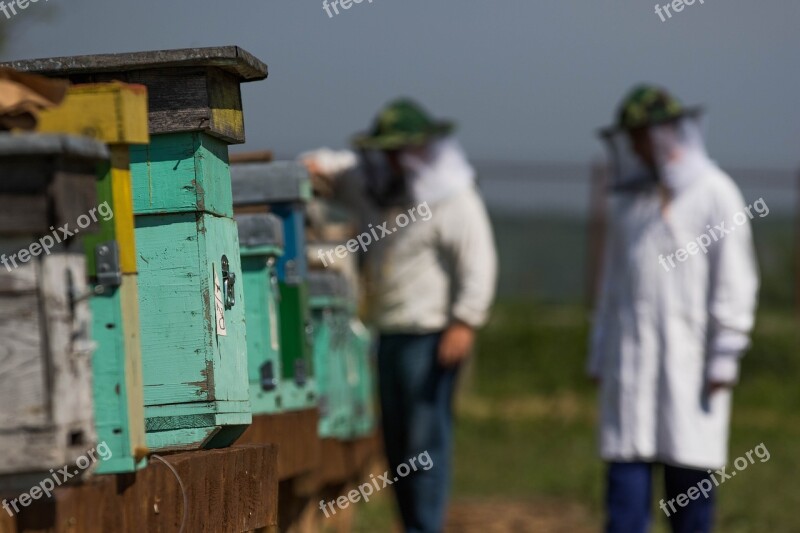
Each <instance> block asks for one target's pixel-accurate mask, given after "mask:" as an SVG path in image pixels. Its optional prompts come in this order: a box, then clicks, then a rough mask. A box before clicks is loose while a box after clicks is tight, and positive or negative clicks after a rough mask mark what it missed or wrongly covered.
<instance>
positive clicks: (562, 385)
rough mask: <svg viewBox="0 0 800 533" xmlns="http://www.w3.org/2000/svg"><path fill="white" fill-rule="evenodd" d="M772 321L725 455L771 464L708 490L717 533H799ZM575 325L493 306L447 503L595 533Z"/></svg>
mask: <svg viewBox="0 0 800 533" xmlns="http://www.w3.org/2000/svg"><path fill="white" fill-rule="evenodd" d="M776 309H777V310H774V309H773V310H764V311H762V312H761V313H760V314H759V318H758V322H757V327H756V331H755V333H754V336H753V348H752V350H751V351H750V353H749V354H748V355H747V357H746V358H745V360H744V364H743V368H742V376H743V377H742V383H741V384H740V386H739V387H738V388H737V390H736V393H735V402H734V403H735V407H734V417H733V427H732V435H731V446H730V450H731V454H730V456H731V460H733V459H735V458H736V457H738V456H740V455H743V454H744V453H745V452H747V451H749V450H751V449H753V448H754V447H755V446H756V445H758V444H759V443H761V442H763V443H764V444H765V445H766V447H767V448H768V449H769V451H770V453H771V458H770V460H769V461H767V462H765V463H761V462H756V464H754V465H751V466H750V467H749V468H748V469H747V470H746V471H745V472H742V473H741V474H739V476H738V477H736V478H734V479H732V480H730V481H728V482H726V483H725V484H724V485H722V486H721V488H720V489H719V490H718V493H717V494H718V498H719V506H718V522H717V523H718V531H724V532H726V533H729V532H730V533H749V532H753V533H755V532H759V533H760V532H763V531H771V532H778V533H783V532H786V533H790V532H796V531H800V515H798V513H796V512H795V511H796V510H797V509H799V508H800V484H799V483H798V481H797V480H798V479H800V453H799V452H800V449H799V448H798V445H800V413H798V412H797V407H798V406H800V386H798V377H800V358H798V357H797V356H798V349H797V347H798V345H799V344H798V328H797V317H796V316H794V315H793V314H792V313H791V312H790V311H788V310H786V309H785V308H784V307H782V306H779V307H777V308H776ZM586 316H587V313H586V311H585V310H584V308H582V307H579V306H563V305H562V306H537V305H533V304H526V303H513V302H503V303H500V304H499V305H498V306H497V308H496V310H495V312H494V315H493V318H492V321H491V323H490V324H489V325H488V326H487V328H486V329H485V330H484V331H483V332H482V334H481V337H480V340H479V350H478V352H479V357H478V358H477V361H476V362H475V365H476V366H475V368H474V369H473V373H472V375H473V379H472V382H471V384H470V386H469V387H468V389H469V390H468V392H467V393H466V395H465V396H464V397H462V398H460V401H459V410H458V417H457V425H456V445H455V472H454V480H453V481H454V483H453V491H454V498H456V499H459V498H476V497H477V498H481V497H485V498H493V499H496V498H507V499H513V500H519V501H531V500H540V499H542V498H549V499H555V500H562V501H565V502H571V503H578V504H580V505H581V506H583V507H584V508H585V509H586V510H587V512H588V513H589V516H590V517H591V520H592V522H593V523H594V524H595V525H597V527H598V528H599V524H600V523H601V522H602V491H603V471H604V466H603V464H602V463H601V461H600V460H599V459H598V457H597V453H596V439H595V391H594V386H593V385H592V384H591V383H589V382H588V381H587V379H586V378H585V376H584V364H585V356H586V343H587V335H588V327H587V320H586ZM660 497H661V496H659V498H660ZM359 512H360V513H361V516H359V525H360V530H361V531H385V530H387V527H388V524H389V523H390V522H391V520H392V504H391V501H389V500H388V499H387V498H382V499H381V501H379V502H374V505H373V503H372V502H371V503H370V505H369V506H363V507H362V509H361V510H360V511H359ZM654 514H655V516H657V517H658V519H659V521H660V523H659V524H658V526H657V528H656V529H655V531H656V532H659V533H660V532H665V531H667V529H666V528H665V525H664V523H665V521H664V520H663V516H661V515H660V513H659V511H658V510H657V508H654ZM598 530H599V529H598Z"/></svg>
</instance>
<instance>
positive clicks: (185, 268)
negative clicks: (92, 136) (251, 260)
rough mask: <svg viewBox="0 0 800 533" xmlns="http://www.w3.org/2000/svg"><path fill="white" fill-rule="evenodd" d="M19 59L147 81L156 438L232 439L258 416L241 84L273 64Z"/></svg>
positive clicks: (142, 246) (76, 73)
mask: <svg viewBox="0 0 800 533" xmlns="http://www.w3.org/2000/svg"><path fill="white" fill-rule="evenodd" d="M9 66H12V67H14V68H17V69H19V70H27V71H35V72H39V73H43V74H46V75H50V76H58V77H66V78H69V79H70V80H72V81H73V82H106V81H111V80H120V81H123V82H127V83H137V84H142V85H145V86H146V87H147V89H148V93H149V101H150V107H149V132H150V135H151V142H150V144H149V145H148V146H146V147H141V148H139V147H134V148H132V149H131V171H132V176H133V200H134V213H135V215H136V241H137V267H138V270H139V283H140V285H139V303H140V308H141V317H140V318H141V328H142V336H141V338H142V353H143V373H144V383H145V391H144V396H145V416H146V429H147V444H148V447H149V448H151V449H155V450H159V449H191V448H196V447H218V446H226V445H229V444H230V443H232V442H233V441H234V440H235V439H236V438H237V437H238V436H239V435H240V434H241V433H242V432H243V431H244V429H246V427H247V425H248V424H249V423H250V422H251V420H252V416H251V411H250V402H249V382H248V378H247V345H246V339H245V313H244V305H242V304H241V301H242V299H243V294H242V284H241V266H240V255H239V243H238V234H237V228H236V224H235V222H234V220H233V206H232V202H231V187H230V173H229V167H228V145H229V144H231V143H237V142H243V141H244V119H243V113H242V101H241V93H240V88H239V84H240V83H242V82H246V81H252V80H260V79H264V78H266V76H267V68H266V65H264V64H263V63H262V62H260V61H259V60H257V59H256V58H254V57H253V56H252V55H250V54H248V53H247V52H245V51H244V50H242V49H240V48H238V47H235V46H228V47H218V48H194V49H186V50H166V51H155V52H142V53H131V54H107V55H96V56H77V57H65V58H54V59H52V58H51V59H42V60H32V61H25V62H13V63H11V64H9Z"/></svg>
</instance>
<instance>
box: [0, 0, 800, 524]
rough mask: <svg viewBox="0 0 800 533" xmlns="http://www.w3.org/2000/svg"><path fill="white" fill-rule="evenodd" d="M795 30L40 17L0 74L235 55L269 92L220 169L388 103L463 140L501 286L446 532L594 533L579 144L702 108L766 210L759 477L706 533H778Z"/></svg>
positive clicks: (321, 17) (599, 18) (518, 13)
mask: <svg viewBox="0 0 800 533" xmlns="http://www.w3.org/2000/svg"><path fill="white" fill-rule="evenodd" d="M798 21H800V4H798V3H797V2H796V0H768V1H765V2H759V3H755V2H750V1H745V0H725V2H722V1H721V0H706V2H705V3H704V4H699V3H695V4H694V5H693V6H691V7H689V6H687V7H686V8H685V9H684V10H683V11H682V12H680V13H676V14H675V15H674V16H673V17H672V18H671V19H669V20H667V21H666V22H662V21H661V19H660V18H659V17H658V15H656V14H655V12H654V8H653V5H652V4H651V3H647V2H644V3H643V2H640V1H634V0H615V1H610V2H582V1H581V2H579V1H577V0H561V1H559V2H523V1H521V0H510V1H507V2H502V3H499V2H498V3H492V2H457V1H455V0H440V1H439V2H424V1H422V0H406V1H404V2H389V1H388V0H374V1H373V2H372V3H368V2H362V3H361V4H354V5H353V6H352V7H351V8H350V9H349V10H347V11H343V10H341V9H340V14H339V15H334V16H333V17H329V16H328V15H327V14H326V12H325V10H324V9H323V8H322V5H321V2H318V1H314V0H305V1H303V2H288V1H282V2H256V1H254V0H236V1H235V2H218V1H209V0H193V1H192V2H187V1H179V2H169V3H165V2H158V1H156V0H137V1H136V2H100V1H99V0H52V1H49V2H47V3H44V2H39V3H37V4H30V6H29V7H28V8H27V10H25V11H19V12H18V14H17V15H16V16H13V17H12V18H6V17H5V16H3V15H2V14H0V36H1V38H2V45H1V46H2V50H1V53H0V55H2V59H3V60H4V61H5V60H11V59H28V58H36V57H50V56H62V55H76V54H95V53H101V52H102V53H105V52H109V53H110V52H128V51H142V50H156V49H168V48H184V47H194V46H198V47H199V46H212V45H225V44H236V45H239V46H242V47H243V48H245V49H246V50H248V51H249V52H251V53H253V54H254V55H255V56H257V57H259V58H260V59H262V60H264V61H265V62H266V63H267V64H268V65H269V69H270V76H269V79H268V80H267V81H266V82H262V83H253V84H246V85H244V86H243V88H242V91H243V97H244V105H245V109H246V110H247V117H246V128H247V143H246V144H245V145H242V146H237V147H234V148H233V152H236V151H245V150H258V149H264V148H268V149H271V150H273V151H274V153H275V154H276V156H277V157H278V158H294V157H296V155H297V154H298V153H300V152H302V151H304V150H307V149H310V148H316V147H320V146H330V147H332V148H340V147H345V146H347V144H348V139H349V137H350V136H351V135H352V134H353V133H355V132H356V131H359V130H362V129H364V128H366V127H367V125H368V124H369V122H370V120H371V118H372V116H373V114H374V113H375V111H376V110H377V109H378V108H379V107H380V106H381V105H382V104H384V103H385V102H386V101H388V100H390V99H392V98H394V97H395V96H398V95H408V96H411V97H414V98H415V99H417V100H419V101H420V102H422V103H423V104H424V105H425V106H426V107H428V108H429V109H430V110H431V111H432V112H433V113H434V114H435V115H437V116H440V117H447V118H452V119H455V120H456V121H457V122H458V124H459V134H458V135H459V138H460V139H461V140H462V142H463V144H464V146H465V148H466V149H467V152H468V154H469V155H470V157H471V159H472V160H473V162H474V163H475V164H476V166H477V167H478V169H479V171H480V180H481V189H482V191H483V194H484V196H485V198H486V201H487V204H488V206H489V209H490V212H491V215H492V219H493V222H494V225H495V233H496V237H497V242H498V247H499V252H500V259H501V265H502V269H501V278H500V279H501V281H500V292H499V300H498V303H497V306H496V310H495V313H494V316H493V319H492V321H491V323H490V325H489V326H488V327H487V328H486V330H485V331H484V332H483V334H482V335H481V337H480V348H479V354H478V358H477V360H476V362H475V364H474V368H472V369H471V372H470V375H469V376H468V379H467V380H466V382H465V383H464V387H463V391H462V394H461V395H460V397H459V402H458V412H459V420H458V425H457V443H456V474H455V479H454V502H453V509H452V512H451V519H450V523H451V524H452V527H453V530H454V531H458V530H460V528H462V527H466V524H473V525H474V524H480V523H487V524H488V523H497V522H498V521H505V522H506V525H507V526H508V528H510V529H506V530H510V531H515V530H518V531H570V532H580V531H596V530H598V527H597V524H598V523H599V520H600V515H601V498H602V464H601V463H600V461H599V459H598V458H597V453H596V446H595V435H594V432H595V398H594V390H593V387H592V386H591V385H590V384H589V383H588V382H587V380H586V379H585V377H584V374H583V366H584V360H585V355H586V345H587V340H586V337H587V332H588V316H589V302H590V300H591V298H590V292H591V291H590V290H589V288H590V286H591V281H590V280H591V279H592V278H593V265H594V264H595V262H594V260H593V253H592V252H591V250H592V249H593V247H592V242H593V238H594V237H593V236H596V235H597V232H598V231H599V228H600V222H599V221H598V220H597V219H596V218H593V217H592V216H591V213H592V179H593V178H592V176H593V173H592V168H593V165H595V164H597V163H598V162H602V161H603V159H604V154H603V152H602V147H601V145H600V143H599V142H598V141H597V139H596V135H595V132H596V130H597V128H598V127H600V126H602V125H605V124H607V123H609V122H610V121H611V120H612V117H613V113H614V110H615V108H616V105H617V102H618V100H619V99H620V98H621V97H622V95H623V94H624V93H625V92H626V91H627V89H628V88H629V87H630V86H632V85H633V84H634V83H637V82H641V81H647V82H653V83H657V84H661V85H664V86H666V87H667V88H669V89H670V90H671V91H673V92H674V93H675V94H676V95H678V96H679V97H681V98H682V99H683V101H684V102H686V103H689V104H695V103H702V104H705V105H706V106H707V108H708V111H709V122H708V129H707V135H708V145H709V151H710V153H711V155H712V157H714V158H715V159H716V160H717V161H718V162H719V163H720V164H721V165H722V167H723V168H724V169H726V170H727V171H729V173H730V174H731V175H732V176H733V178H734V179H735V180H736V181H737V182H738V183H739V185H740V186H741V188H742V191H743V193H744V197H745V200H746V202H747V203H752V202H754V201H755V200H757V199H758V198H764V200H765V201H766V203H767V205H768V206H769V208H770V214H769V216H767V217H765V218H763V219H762V218H757V219H756V220H754V231H755V236H756V245H757V248H758V255H759V261H760V265H761V270H762V285H763V287H762V291H761V301H760V308H759V318H758V323H757V327H756V331H755V334H754V342H753V348H752V350H751V352H750V353H749V355H748V356H747V357H746V359H745V361H744V367H743V371H742V375H743V379H742V384H741V386H740V387H739V388H738V390H737V392H736V395H735V403H736V406H735V409H734V419H733V435H732V440H731V454H732V456H737V455H739V454H740V453H743V452H744V451H746V450H749V449H751V448H752V447H753V446H755V445H756V444H758V443H760V442H763V443H765V445H766V446H767V447H768V448H769V450H770V452H771V460H770V461H769V462H767V463H764V464H759V465H758V467H757V468H756V467H754V468H752V469H751V471H748V472H749V473H748V474H747V476H744V477H741V478H739V479H735V480H733V481H730V482H729V483H727V484H726V485H725V486H724V487H723V488H722V489H721V490H720V491H719V493H718V494H719V498H720V508H719V509H720V516H719V524H720V527H719V530H720V531H725V532H750V531H753V532H755V531H759V532H761V531H776V532H794V531H800V517H798V515H797V513H796V512H795V509H797V508H798V505H800V485H798V483H797V479H798V478H800V455H798V453H797V449H798V444H799V443H800V418H798V414H797V410H798V406H800V387H798V378H800V360H798V353H799V350H798V347H799V345H800V344H799V343H798V334H797V331H798V327H797V325H798V313H797V298H796V295H797V294H798V291H797V279H798V272H800V271H798V269H797V265H796V257H797V250H798V248H797V247H798V242H799V241H798V238H797V233H796V227H795V220H796V218H797V214H798V210H800V201H798V183H799V182H798V168H800V142H799V141H800V106H798V105H797V104H796V102H797V95H798V94H800V59H799V58H798V53H797V52H798V50H800V33H798V32H797V25H798ZM391 506H392V504H391V500H390V498H389V495H388V494H383V495H381V497H380V498H378V499H377V500H374V501H373V502H371V503H370V504H368V505H361V506H360V508H359V516H358V526H359V528H360V529H361V530H363V531H383V530H388V529H389V528H390V527H391V524H392V520H393V517H392V507H391ZM515 524H518V525H519V528H515ZM523 524H524V526H523ZM663 526H664V524H659V528H660V529H658V531H665V529H661V528H663ZM488 530H489V529H487V531H488Z"/></svg>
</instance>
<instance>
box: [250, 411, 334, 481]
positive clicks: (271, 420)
mask: <svg viewBox="0 0 800 533" xmlns="http://www.w3.org/2000/svg"><path fill="white" fill-rule="evenodd" d="M318 423H319V413H318V411H317V410H316V409H307V410H304V411H291V412H286V413H280V414H274V415H259V416H254V417H253V424H252V425H251V426H250V428H248V430H247V431H246V432H245V433H244V435H242V437H241V438H240V439H239V440H238V441H237V444H267V443H269V444H275V445H276V446H277V447H278V478H279V479H281V480H284V479H289V478H292V477H295V476H298V475H300V474H302V473H305V472H310V471H312V470H315V469H318V468H320V466H321V464H320V461H321V458H322V455H321V454H322V447H321V440H320V439H319V436H318V435H317V425H318Z"/></svg>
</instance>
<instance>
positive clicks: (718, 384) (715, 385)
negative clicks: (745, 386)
mask: <svg viewBox="0 0 800 533" xmlns="http://www.w3.org/2000/svg"><path fill="white" fill-rule="evenodd" d="M730 388H733V383H727V382H725V381H708V382H706V389H707V390H708V394H709V395H711V394H714V393H715V392H717V391H719V390H723V389H730Z"/></svg>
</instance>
